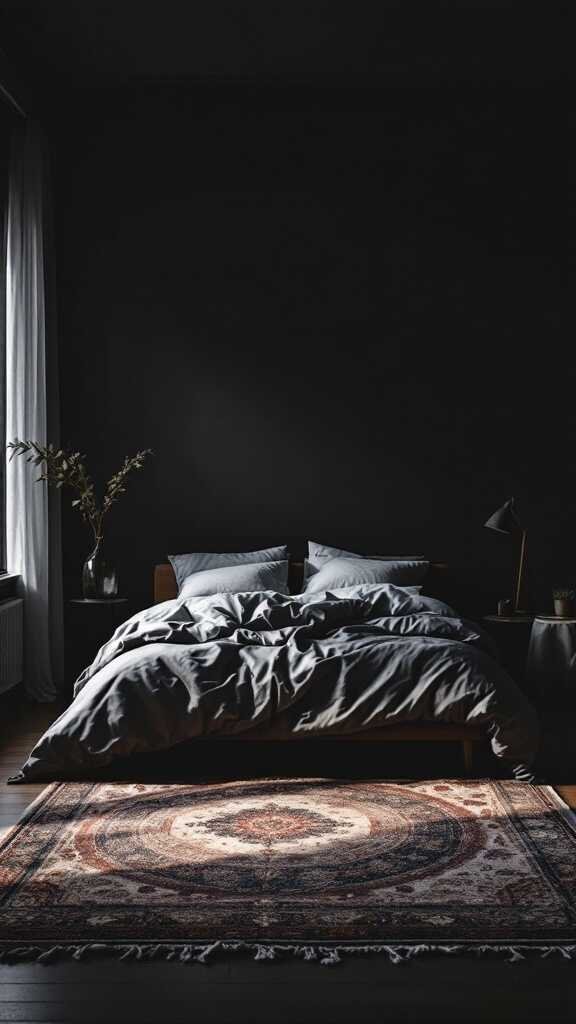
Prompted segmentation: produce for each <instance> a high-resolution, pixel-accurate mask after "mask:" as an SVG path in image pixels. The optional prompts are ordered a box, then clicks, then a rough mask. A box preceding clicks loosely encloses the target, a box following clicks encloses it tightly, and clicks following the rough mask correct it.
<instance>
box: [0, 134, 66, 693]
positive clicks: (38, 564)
mask: <svg viewBox="0 0 576 1024" xmlns="http://www.w3.org/2000/svg"><path fill="white" fill-rule="evenodd" d="M46 196H47V182H46V161H45V154H44V146H43V141H42V137H41V133H40V131H39V129H38V128H37V127H36V126H35V125H34V124H32V123H31V122H30V121H27V122H25V126H24V127H23V129H21V130H19V131H18V132H17V133H16V134H15V136H14V138H13V146H12V154H11V161H10V179H9V190H8V217H7V229H6V437H7V440H8V441H11V440H14V438H16V437H18V438H20V439H32V440H35V441H40V442H41V443H47V442H48V441H52V442H54V441H56V440H57V437H55V436H54V435H55V431H54V429H53V428H54V427H55V425H56V423H57V417H58V408H57V407H58V393H57V376H56V374H55V372H54V369H55V366H54V359H55V348H54V344H55V339H54V338H53V337H52V336H51V332H50V331H49V330H48V329H47V309H48V305H49V304H48V301H47V280H49V273H48V272H49V271H51V266H50V265H48V264H47V246H48V242H49V220H48V216H47V203H46ZM37 477H38V471H37V469H36V467H33V466H32V464H30V463H27V462H26V460H25V459H24V458H22V457H18V458H15V459H13V460H12V461H11V462H10V461H8V463H7V466H6V561H7V567H8V570H9V572H17V573H19V574H20V575H21V578H22V585H21V586H22V596H23V597H24V609H25V611H24V615H25V632H24V657H25V680H26V682H25V686H26V690H27V693H28V695H29V696H30V697H32V698H34V699H36V700H41V701H46V700H53V699H54V698H55V697H56V696H57V695H58V689H59V687H60V686H61V684H62V678H63V641H62V569H61V552H60V522H59V506H58V504H57V501H55V497H54V495H53V494H49V493H48V489H47V487H46V484H45V483H37V482H36V481H37Z"/></svg>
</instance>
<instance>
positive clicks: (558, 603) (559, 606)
mask: <svg viewBox="0 0 576 1024" xmlns="http://www.w3.org/2000/svg"><path fill="white" fill-rule="evenodd" d="M552 598H553V601H554V614H555V615H557V616H558V617H559V618H562V619H567V618H570V617H571V616H572V615H573V614H574V590H573V588H572V587H554V589H553V591H552Z"/></svg>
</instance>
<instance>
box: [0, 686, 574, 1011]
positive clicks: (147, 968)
mask: <svg viewBox="0 0 576 1024" xmlns="http://www.w3.org/2000/svg"><path fill="white" fill-rule="evenodd" d="M57 713H58V709H57V708H56V707H55V705H44V706H42V705H28V704H25V703H22V702H20V701H18V700H14V699H6V698H4V699H2V700H0V829H2V830H3V829H6V828H8V827H10V826H11V825H12V824H14V823H15V822H16V821H17V820H18V818H19V817H20V815H21V814H22V812H23V811H24V810H25V808H26V807H27V806H28V804H29V803H30V802H31V801H32V800H33V799H34V798H35V797H36V795H37V794H38V793H39V792H40V791H41V790H42V788H43V787H42V785H27V786H18V787H7V786H6V785H5V780H6V778H7V777H8V776H9V775H11V774H13V773H14V772H15V771H16V770H17V769H18V768H19V767H20V766H21V764H22V762H23V761H24V760H25V757H26V754H27V753H28V751H29V750H30V748H31V747H32V746H33V744H34V742H35V740H36V738H37V737H38V735H39V734H40V733H41V732H42V731H43V730H44V729H45V728H46V726H47V724H48V723H49V722H50V721H51V720H52V719H53V718H54V717H55V715H56V714H57ZM554 726H555V729H556V731H555V732H553V733H552V732H551V733H550V734H549V736H548V738H547V749H548V760H549V764H550V765H551V766H552V771H553V773H555V779H551V781H557V783H558V785H557V788H558V790H559V791H560V792H561V793H562V795H563V796H564V799H566V800H567V801H568V802H569V803H570V804H571V805H572V806H574V807H576V785H572V784H571V778H570V770H571V763H572V751H573V750H574V738H573V737H574V733H573V730H572V726H571V725H570V727H569V728H570V730H572V731H570V732H566V728H567V726H566V722H565V720H564V719H563V718H562V716H559V718H558V721H557V722H556V723H554ZM562 729H564V734H563V733H562ZM566 754H568V755H569V756H565V755H566ZM394 756H399V752H398V755H394ZM432 756H433V755H432ZM456 756H457V754H456ZM430 767H431V768H432V767H433V766H432V765H431V766H430ZM458 770H459V764H458V761H457V760H456V759H455V760H454V763H453V771H454V773H457V772H458ZM575 983H576V962H574V961H572V962H569V961H562V960H559V959H547V960H530V961H526V962H524V963H520V964H510V963H506V962H503V961H500V960H492V959H484V958H479V959H470V960H466V959H458V960H457V961H456V960H454V959H452V958H451V957H448V956H444V957H426V958H422V959H420V960H415V961H413V962H412V963H411V964H409V965H404V966H400V967H395V966H393V965H391V964H389V963H388V962H386V961H385V960H383V959H382V958H380V957H371V958H358V959H354V960H352V959H350V960H347V961H345V962H344V963H343V964H342V965H341V966H339V967H336V968H327V967H324V968H323V967H320V966H319V965H317V964H311V965H310V964H305V963H301V962H299V961H284V962H274V963H266V964H261V963H255V962H253V961H252V960H250V959H248V958H246V959H244V958H238V959H236V958H233V959H230V960H221V961H214V962H212V963H211V964H210V965H208V966H202V965H199V964H195V965H185V964H169V963H168V964H162V963H151V964H146V965H143V964H138V963H119V962H117V961H111V960H107V959H104V960H101V961H91V962H86V963H82V962H81V963H67V962H60V963H56V964H51V965H46V966H41V965H37V964H18V965H0V1021H18V1022H21V1024H26V1022H32V1021H44V1022H51V1024H72V1022H74V1024H76V1022H81V1021H83V1022H86V1024H92V1022H98V1024H100V1022H101V1024H116V1022H126V1024H129V1022H132V1021H137V1022H138V1024H148V1022H150V1024H152V1022H164V1021H165V1022H166V1024H169V1022H170V1024H176V1022H182V1024H184V1022H186V1024H189V1022H191V1021H198V1022H206V1024H212V1022H218V1024H222V1022H228V1021H230V1022H233V1021H234V1022H239V1021H246V1022H253V1024H260V1022H262V1024H264V1022H266V1024H271V1022H272V1021H274V1022H278V1024H283V1022H293V1024H299V1022H302V1024H307V1022H314V1024H318V1022H323V1021H326V1022H328V1021H329V1022H334V1024H339V1022H344V1021H358V1022H363V1021H366V1022H373V1021H374V1022H375V1021H379V1022H390V1021H400V1020H402V1021H459V1022H460V1021H466V1022H473V1021H542V1022H544V1021H572V1020H573V1019H574V994H575V992H576V984H575Z"/></svg>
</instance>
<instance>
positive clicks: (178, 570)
mask: <svg viewBox="0 0 576 1024" xmlns="http://www.w3.org/2000/svg"><path fill="white" fill-rule="evenodd" d="M168 558H169V560H170V562H171V563H172V568H173V569H174V573H175V576H176V582H177V584H178V587H179V588H180V587H181V586H182V584H183V582H184V580H185V579H187V578H188V576H191V575H192V573H194V572H202V571H203V570H204V569H222V568H223V567H224V566H226V565H255V564H256V563H259V562H278V561H281V560H282V559H284V558H288V548H286V547H285V546H284V545H280V546H279V547H277V548H262V550H261V551H225V552H222V553H221V554H218V553H214V552H208V551H192V552H190V553H189V554H187V555H168Z"/></svg>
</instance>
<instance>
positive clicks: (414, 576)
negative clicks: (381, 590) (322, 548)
mask: <svg viewBox="0 0 576 1024" xmlns="http://www.w3.org/2000/svg"><path fill="white" fill-rule="evenodd" d="M428 565H429V563H428V562H425V561H416V560H411V561H409V560H397V561H394V562H393V561H391V560H388V561H383V560H381V559H379V558H332V559H330V560H329V561H326V562H323V564H322V567H321V568H320V569H319V570H318V571H317V572H316V573H314V575H313V576H311V577H310V579H309V580H308V581H307V582H306V587H305V588H304V589H305V593H307V594H314V593H318V592H319V591H322V590H336V589H338V588H339V587H351V586H356V585H358V584H361V583H393V584H394V585H395V586H397V587H409V586H414V585H417V584H419V583H421V582H422V580H423V579H424V576H425V575H426V573H427V571H428Z"/></svg>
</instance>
